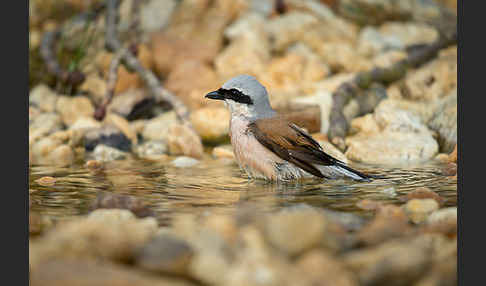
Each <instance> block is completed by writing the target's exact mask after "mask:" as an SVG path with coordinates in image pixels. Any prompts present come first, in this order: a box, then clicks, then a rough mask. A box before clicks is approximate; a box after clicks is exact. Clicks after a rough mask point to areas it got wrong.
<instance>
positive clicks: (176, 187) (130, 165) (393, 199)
mask: <svg viewBox="0 0 486 286" xmlns="http://www.w3.org/2000/svg"><path fill="white" fill-rule="evenodd" d="M352 166H353V167H355V168H357V169H359V170H361V171H364V172H368V173H370V174H375V175H380V176H385V177H386V178H384V179H376V180H374V181H372V182H368V183H361V182H354V181H351V180H334V181H321V180H317V179H310V180H306V181H303V182H297V183H278V184H276V183H268V182H264V181H255V180H248V179H247V178H246V177H245V176H244V174H243V173H242V171H240V170H239V168H238V166H237V165H236V164H235V163H232V162H230V161H228V160H214V159H204V160H202V161H201V162H200V163H199V164H197V165H196V166H193V167H189V168H176V167H173V166H171V165H170V164H169V163H168V162H153V161H147V160H141V159H130V160H123V161H114V162H109V163H106V164H105V167H104V168H103V170H100V171H94V170H90V169H87V168H86V167H84V166H83V165H82V164H77V165H73V166H70V167H48V166H31V167H30V168H29V173H30V178H29V180H30V184H29V186H30V192H31V195H30V197H31V200H32V207H31V209H32V210H34V211H38V212H40V213H41V214H44V215H48V216H51V217H52V218H54V219H68V218H70V217H73V216H76V215H81V214H86V213H88V212H89V211H90V206H91V204H92V203H93V201H94V200H95V199H96V197H97V195H98V194H101V193H103V192H112V193H118V194H127V195H132V196H136V197H138V198H140V199H141V200H143V201H144V202H145V203H147V204H148V205H149V206H150V208H151V209H152V210H153V211H154V212H155V214H156V217H157V219H158V220H159V222H161V223H164V222H168V221H170V218H171V217H172V216H173V215H174V214H177V213H200V212H204V211H207V210H211V211H214V212H223V213H226V212H233V211H234V210H235V209H236V208H237V207H238V206H239V205H240V204H242V203H248V202H249V203H250V204H251V205H252V206H254V207H256V208H258V209H260V210H263V211H272V210H276V209H278V208H281V207H283V206H291V205H296V204H301V203H305V204H308V205H312V206H315V207H321V208H326V209H330V210H334V211H343V212H347V213H355V214H359V215H362V216H368V215H369V214H370V213H369V212H366V211H363V210H361V209H359V208H358V207H357V206H356V203H357V202H359V201H360V200H362V199H372V200H379V201H383V202H389V203H400V204H401V203H403V202H402V201H401V200H400V198H402V197H403V196H404V195H406V194H407V193H408V192H410V191H413V190H415V189H417V188H418V187H428V188H430V189H432V190H434V191H436V192H437V193H438V194H439V195H440V196H442V197H443V198H445V199H446V200H445V205H446V206H456V205H457V180H456V179H452V178H451V177H447V176H445V175H442V171H441V170H442V169H443V168H444V167H445V166H444V164H441V163H438V162H428V163H422V164H416V165H408V166H400V167H390V166H371V165H360V164H353V165H352ZM43 176H52V177H55V178H57V179H58V181H57V182H56V183H55V184H54V185H52V186H42V185H39V184H38V183H37V182H36V180H37V179H39V178H41V177H43Z"/></svg>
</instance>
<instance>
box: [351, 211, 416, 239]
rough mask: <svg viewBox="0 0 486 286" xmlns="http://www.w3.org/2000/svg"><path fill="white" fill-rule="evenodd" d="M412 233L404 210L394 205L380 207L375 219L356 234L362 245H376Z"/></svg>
mask: <svg viewBox="0 0 486 286" xmlns="http://www.w3.org/2000/svg"><path fill="white" fill-rule="evenodd" d="M411 231H412V229H411V226H410V225H409V222H408V218H407V215H406V214H405V212H404V210H403V209H402V208H400V207H398V206H394V205H384V206H380V207H378V208H377V210H376V214H375V217H374V218H373V219H372V220H371V221H370V222H368V224H366V225H365V226H364V227H362V228H361V229H360V230H359V231H358V232H357V233H356V240H357V241H358V242H359V243H361V244H364V245H377V244H380V243H382V242H384V241H386V240H388V239H392V238H397V237H401V236H407V235H408V234H409V233H410V232H411Z"/></svg>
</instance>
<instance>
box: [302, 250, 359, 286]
mask: <svg viewBox="0 0 486 286" xmlns="http://www.w3.org/2000/svg"><path fill="white" fill-rule="evenodd" d="M295 266H296V267H297V268H298V269H299V270H301V273H302V274H301V277H302V285H316V286H317V285H335V286H355V285H356V286H357V285H359V283H358V280H357V277H356V276H355V275H354V274H353V273H352V272H351V271H349V270H348V269H347V268H346V266H345V265H344V264H343V263H342V262H341V261H339V260H338V259H337V258H336V257H333V256H332V255H330V254H328V253H326V252H324V251H322V250H312V251H311V252H309V253H306V254H304V255H303V256H302V257H300V258H299V259H298V260H297V262H296V265H295Z"/></svg>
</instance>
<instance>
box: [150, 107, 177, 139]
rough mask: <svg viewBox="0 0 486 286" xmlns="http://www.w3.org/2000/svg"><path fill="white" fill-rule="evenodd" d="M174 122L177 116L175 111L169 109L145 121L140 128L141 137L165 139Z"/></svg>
mask: <svg viewBox="0 0 486 286" xmlns="http://www.w3.org/2000/svg"><path fill="white" fill-rule="evenodd" d="M176 122H177V118H176V114H175V112H173V111H169V112H166V113H164V114H161V115H159V116H157V117H155V118H152V119H150V120H149V121H147V122H146V123H145V126H144V127H143V130H142V137H143V138H144V139H145V140H159V141H164V140H167V139H168V136H169V128H170V126H172V125H174V124H175V123H176Z"/></svg>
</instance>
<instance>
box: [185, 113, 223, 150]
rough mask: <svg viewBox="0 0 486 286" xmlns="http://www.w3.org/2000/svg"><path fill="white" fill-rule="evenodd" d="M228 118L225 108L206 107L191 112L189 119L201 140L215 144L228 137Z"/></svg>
mask: <svg viewBox="0 0 486 286" xmlns="http://www.w3.org/2000/svg"><path fill="white" fill-rule="evenodd" d="M230 118H231V116H230V113H229V111H228V109H227V108H224V107H221V108H212V107H206V108H201V109H198V110H196V111H194V112H192V113H191V117H190V120H191V123H192V125H193V126H194V129H195V131H196V132H197V133H198V134H199V136H201V139H202V140H203V142H205V143H212V144H215V143H219V142H222V141H225V140H226V141H227V140H228V139H229V138H228V133H229V121H230Z"/></svg>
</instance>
